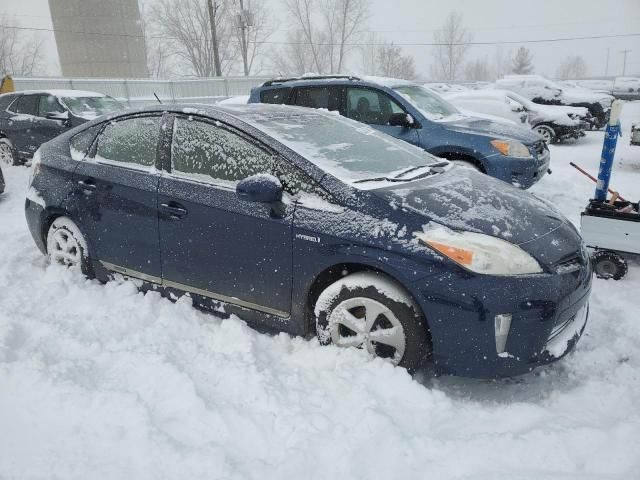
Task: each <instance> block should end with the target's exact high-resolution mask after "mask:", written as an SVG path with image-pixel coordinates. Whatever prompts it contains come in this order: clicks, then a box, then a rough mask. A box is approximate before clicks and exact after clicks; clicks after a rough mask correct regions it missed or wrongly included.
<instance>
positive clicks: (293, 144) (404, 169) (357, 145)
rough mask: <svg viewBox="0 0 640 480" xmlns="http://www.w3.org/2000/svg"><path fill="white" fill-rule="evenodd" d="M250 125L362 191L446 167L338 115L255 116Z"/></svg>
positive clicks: (412, 148) (397, 141)
mask: <svg viewBox="0 0 640 480" xmlns="http://www.w3.org/2000/svg"><path fill="white" fill-rule="evenodd" d="M252 123H253V125H254V126H255V127H257V128H258V129H260V130H262V131H264V132H265V133H267V134H268V135H270V136H272V137H273V138H275V139H276V140H278V141H279V142H281V143H282V144H284V145H285V146H287V147H289V148H290V149H292V150H293V151H295V152H296V153H298V154H300V155H302V156H303V157H305V158H306V159H308V160H309V161H311V162H313V163H314V164H315V165H317V166H318V167H320V168H322V169H323V170H325V171H326V172H328V173H330V174H331V175H333V176H334V177H336V178H338V179H340V180H342V181H343V182H345V183H349V184H351V185H353V186H357V187H358V188H361V189H368V188H377V187H380V186H384V185H381V184H384V183H387V182H394V181H396V182H397V181H410V180H414V179H416V178H417V177H423V176H425V175H427V174H431V173H436V170H433V171H432V172H430V169H429V168H428V167H429V166H430V165H433V164H436V165H439V166H442V164H443V162H442V160H441V159H439V158H436V157H434V156H432V155H430V154H428V153H427V152H425V151H424V150H422V149H420V148H417V147H414V146H413V145H410V144H408V143H406V142H403V141H401V140H397V139H395V138H393V137H391V136H388V135H385V134H383V133H381V132H379V131H377V130H375V129H373V128H371V127H369V126H368V125H363V124H361V123H357V122H354V121H352V120H349V119H347V118H344V117H341V116H339V115H318V114H304V113H301V114H297V115H291V114H288V115H282V116H281V117H278V116H271V115H268V116H266V115H263V116H261V115H256V116H255V117H253V119H252ZM414 167H425V168H414ZM437 171H440V170H439V169H438V170H437ZM409 172H411V173H409ZM387 184H388V183H387Z"/></svg>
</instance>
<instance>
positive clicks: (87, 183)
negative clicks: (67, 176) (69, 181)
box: [78, 179, 98, 193]
mask: <svg viewBox="0 0 640 480" xmlns="http://www.w3.org/2000/svg"><path fill="white" fill-rule="evenodd" d="M78 185H80V186H81V187H82V190H84V191H85V192H87V193H90V192H92V191H94V190H96V189H97V188H98V187H97V186H96V184H95V183H93V180H88V179H87V180H79V181H78Z"/></svg>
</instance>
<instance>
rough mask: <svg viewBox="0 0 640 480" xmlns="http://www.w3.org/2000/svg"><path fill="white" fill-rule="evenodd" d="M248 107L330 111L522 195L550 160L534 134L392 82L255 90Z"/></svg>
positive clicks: (300, 83)
mask: <svg viewBox="0 0 640 480" xmlns="http://www.w3.org/2000/svg"><path fill="white" fill-rule="evenodd" d="M249 102H250V103H272V104H287V105H297V106H300V107H309V108H318V109H326V110H331V111H335V112H338V113H340V114H341V115H343V116H345V117H348V118H351V119H353V120H357V121H359V122H362V123H365V124H367V125H370V126H371V127H372V128H375V129H376V130H380V131H382V132H384V133H386V134H388V135H392V136H394V137H396V138H399V139H400V140H404V141H405V142H407V143H411V144H413V145H416V146H419V147H420V148H423V149H425V150H426V151H427V152H429V153H432V154H434V155H436V156H438V157H442V158H446V159H448V160H451V161H453V162H455V163H457V164H459V165H463V166H466V167H467V168H473V169H476V170H479V171H481V172H483V173H486V174H487V175H490V176H492V177H495V178H498V179H500V180H503V181H505V182H508V183H511V184H513V185H517V186H519V187H520V188H529V187H531V186H532V185H534V184H535V183H536V182H538V181H539V180H540V179H541V178H542V177H543V176H544V175H545V174H546V173H547V171H548V169H549V162H550V154H549V150H548V149H547V146H546V144H545V143H544V141H543V140H542V138H540V136H539V135H537V134H536V133H534V132H532V131H531V130H530V129H529V128H525V127H522V126H519V125H508V124H505V123H504V122H502V121H499V122H496V121H494V120H491V119H489V118H481V117H473V116H469V115H464V114H463V112H460V111H459V110H458V109H457V108H456V107H455V106H453V105H452V104H451V103H449V102H447V101H446V100H444V99H443V98H442V97H441V96H440V95H438V94H437V93H435V92H433V91H431V90H429V89H427V88H425V87H423V86H421V85H417V84H415V83H413V82H408V81H406V80H400V79H395V78H380V77H366V78H364V79H361V78H357V77H352V76H329V77H313V78H311V77H302V78H290V79H276V80H270V81H268V82H265V83H264V84H263V85H261V86H259V87H257V88H254V89H253V90H252V93H251V96H250V98H249Z"/></svg>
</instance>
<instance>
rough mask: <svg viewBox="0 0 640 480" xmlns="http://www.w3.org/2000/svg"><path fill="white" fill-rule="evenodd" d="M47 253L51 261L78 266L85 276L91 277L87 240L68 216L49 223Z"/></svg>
mask: <svg viewBox="0 0 640 480" xmlns="http://www.w3.org/2000/svg"><path fill="white" fill-rule="evenodd" d="M47 255H48V256H49V259H50V260H51V262H52V263H57V264H59V265H64V266H66V267H71V268H80V269H81V271H82V273H84V274H85V275H86V276H88V277H90V278H91V277H93V270H92V269H91V264H90V262H89V248H88V246H87V241H86V240H85V238H84V236H83V235H82V232H80V229H79V228H78V226H77V225H76V224H75V223H74V222H73V221H72V220H71V219H70V218H68V217H58V218H56V219H55V220H54V221H53V223H51V226H50V227H49V231H48V232H47Z"/></svg>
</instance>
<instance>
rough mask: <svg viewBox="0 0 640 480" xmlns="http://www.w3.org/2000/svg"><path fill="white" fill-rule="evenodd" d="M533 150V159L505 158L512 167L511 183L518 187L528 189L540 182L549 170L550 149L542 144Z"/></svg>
mask: <svg viewBox="0 0 640 480" xmlns="http://www.w3.org/2000/svg"><path fill="white" fill-rule="evenodd" d="M531 148H532V150H533V151H532V155H533V158H529V159H522V158H510V157H505V159H506V160H507V161H508V163H509V165H510V175H511V178H510V180H509V182H510V183H511V184H512V185H515V186H516V187H519V188H523V189H527V188H530V187H532V186H533V185H535V184H536V183H537V182H539V181H540V180H541V179H542V177H544V176H545V174H546V173H547V171H548V170H549V164H550V163H551V154H550V153H549V149H548V148H547V147H546V145H544V142H541V145H538V144H536V146H534V147H531Z"/></svg>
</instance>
